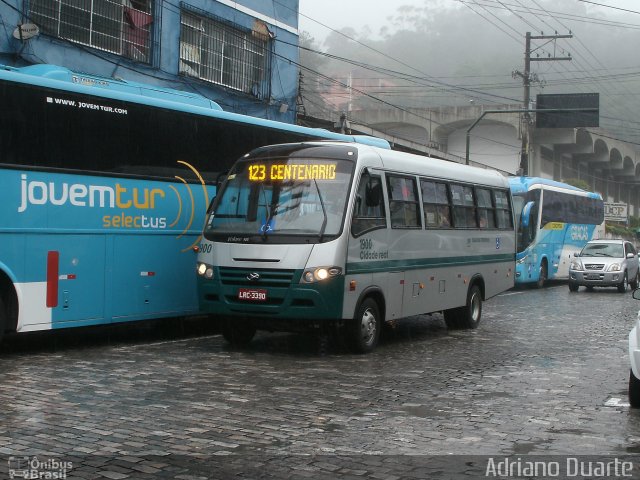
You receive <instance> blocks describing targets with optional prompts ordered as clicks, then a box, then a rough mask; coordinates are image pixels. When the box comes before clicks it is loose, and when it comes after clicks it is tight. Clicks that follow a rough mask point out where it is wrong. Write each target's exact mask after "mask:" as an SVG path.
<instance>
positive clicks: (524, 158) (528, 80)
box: [513, 32, 573, 175]
mask: <svg viewBox="0 0 640 480" xmlns="http://www.w3.org/2000/svg"><path fill="white" fill-rule="evenodd" d="M559 38H573V35H572V34H571V32H569V34H568V35H558V33H557V32H556V34H555V35H544V34H543V35H531V32H527V34H526V37H525V49H524V72H519V71H517V70H516V71H515V72H513V77H514V78H515V77H521V78H522V85H523V86H524V98H523V100H524V110H525V112H524V114H523V126H522V151H521V152H520V169H519V170H520V173H521V174H522V175H528V174H529V137H530V128H531V114H530V113H529V112H528V110H531V84H532V83H542V82H540V80H539V79H538V75H537V74H535V73H534V74H532V73H531V62H550V61H555V60H571V55H568V56H566V57H557V56H555V50H556V48H555V46H556V40H557V39H559ZM531 40H549V41H548V42H545V43H543V44H542V45H541V46H539V47H537V48H535V49H534V50H531ZM548 43H553V46H554V48H553V50H554V53H553V56H551V54H550V53H549V54H547V56H546V57H541V56H540V55H537V56H535V57H532V56H531V54H532V53H534V52H535V51H536V50H538V49H540V48H542V47H543V46H544V45H547V44H548Z"/></svg>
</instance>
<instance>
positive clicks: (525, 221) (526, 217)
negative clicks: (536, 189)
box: [520, 202, 536, 228]
mask: <svg viewBox="0 0 640 480" xmlns="http://www.w3.org/2000/svg"><path fill="white" fill-rule="evenodd" d="M535 204H536V203H535V202H527V204H526V205H525V206H524V208H523V209H522V217H521V220H520V223H522V227H523V228H527V227H528V226H529V223H530V221H531V210H532V209H533V206H534V205H535Z"/></svg>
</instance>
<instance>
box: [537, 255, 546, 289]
mask: <svg viewBox="0 0 640 480" xmlns="http://www.w3.org/2000/svg"><path fill="white" fill-rule="evenodd" d="M546 281H547V262H545V261H544V260H543V261H542V263H541V264H540V274H539V275H538V281H537V282H536V288H542V287H544V282H546Z"/></svg>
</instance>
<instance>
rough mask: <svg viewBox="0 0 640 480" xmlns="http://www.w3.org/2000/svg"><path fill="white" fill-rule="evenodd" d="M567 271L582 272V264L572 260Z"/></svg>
mask: <svg viewBox="0 0 640 480" xmlns="http://www.w3.org/2000/svg"><path fill="white" fill-rule="evenodd" d="M569 270H577V271H581V270H582V263H580V262H578V261H576V260H573V261H572V262H571V264H570V265H569Z"/></svg>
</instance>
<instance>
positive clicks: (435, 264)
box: [346, 253, 515, 274]
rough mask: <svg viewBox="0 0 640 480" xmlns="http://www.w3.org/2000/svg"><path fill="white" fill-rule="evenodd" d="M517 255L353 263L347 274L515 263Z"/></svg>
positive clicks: (349, 264) (505, 254)
mask: <svg viewBox="0 0 640 480" xmlns="http://www.w3.org/2000/svg"><path fill="white" fill-rule="evenodd" d="M513 261H515V255H514V254H510V253H501V254H494V255H475V256H473V257H440V258H415V259H406V260H384V261H368V262H364V261H363V262H351V263H347V265H346V273H347V274H353V273H374V272H387V271H397V270H418V269H421V268H443V267H454V266H461V265H480V264H483V263H497V262H513Z"/></svg>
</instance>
